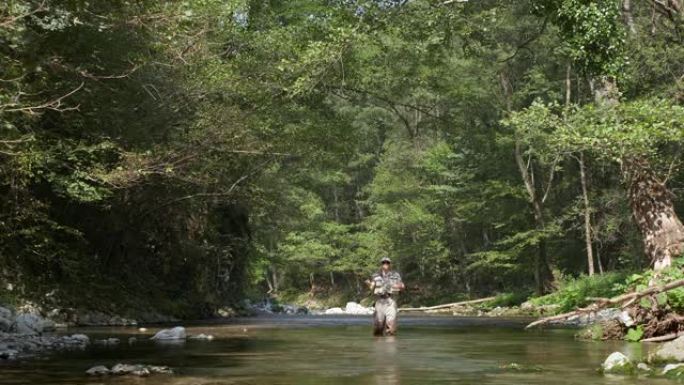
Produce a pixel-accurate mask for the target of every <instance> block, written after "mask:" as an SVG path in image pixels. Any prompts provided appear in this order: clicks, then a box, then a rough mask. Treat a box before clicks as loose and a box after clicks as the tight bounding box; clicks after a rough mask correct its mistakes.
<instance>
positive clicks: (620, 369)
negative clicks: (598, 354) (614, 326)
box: [601, 352, 635, 374]
mask: <svg viewBox="0 0 684 385" xmlns="http://www.w3.org/2000/svg"><path fill="white" fill-rule="evenodd" d="M634 368H635V367H634V363H633V362H632V361H631V360H630V359H629V358H627V356H625V355H624V354H622V353H620V352H614V353H611V355H609V356H608V358H606V360H605V361H604V362H603V365H601V369H603V373H613V374H629V373H633V372H634Z"/></svg>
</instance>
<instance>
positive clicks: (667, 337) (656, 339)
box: [641, 332, 684, 342]
mask: <svg viewBox="0 0 684 385" xmlns="http://www.w3.org/2000/svg"><path fill="white" fill-rule="evenodd" d="M680 336H684V332H676V333H670V334H665V335H664V336H658V337H651V338H644V339H643V340H641V342H663V341H671V340H673V339H675V338H677V337H680Z"/></svg>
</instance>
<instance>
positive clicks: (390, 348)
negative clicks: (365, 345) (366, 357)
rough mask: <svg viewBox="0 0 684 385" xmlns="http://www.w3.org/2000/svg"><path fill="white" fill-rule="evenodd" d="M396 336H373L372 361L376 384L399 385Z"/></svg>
mask: <svg viewBox="0 0 684 385" xmlns="http://www.w3.org/2000/svg"><path fill="white" fill-rule="evenodd" d="M398 359H399V357H398V356H397V337H396V336H390V337H374V341H373V362H374V364H375V369H374V377H375V384H376V385H399V384H401V380H400V379H399V366H398V365H397V361H398Z"/></svg>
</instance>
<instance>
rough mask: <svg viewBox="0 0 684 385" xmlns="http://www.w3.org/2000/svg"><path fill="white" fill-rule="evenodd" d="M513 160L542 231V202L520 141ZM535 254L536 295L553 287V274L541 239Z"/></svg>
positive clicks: (538, 228)
mask: <svg viewBox="0 0 684 385" xmlns="http://www.w3.org/2000/svg"><path fill="white" fill-rule="evenodd" d="M515 161H516V164H517V165H518V170H519V171H520V175H521V176H522V179H523V183H524V184H525V189H526V190H527V195H528V197H529V202H530V204H531V205H532V210H533V213H534V222H535V227H536V229H537V230H538V231H543V230H544V229H545V228H546V224H545V221H544V203H543V201H542V198H540V197H539V194H537V188H536V186H535V183H534V176H533V175H532V174H531V173H530V170H529V169H528V165H527V164H526V162H525V160H524V159H523V157H522V149H521V148H520V143H519V142H517V141H516V143H515ZM537 247H538V250H537V255H536V257H535V263H534V282H535V284H536V291H537V294H538V295H543V294H546V293H547V292H548V291H549V290H551V289H552V288H553V275H552V274H551V267H550V266H549V260H548V256H547V254H546V242H545V241H544V240H543V239H542V240H540V241H539V244H538V245H537Z"/></svg>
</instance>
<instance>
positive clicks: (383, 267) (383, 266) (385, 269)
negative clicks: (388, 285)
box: [382, 262, 392, 271]
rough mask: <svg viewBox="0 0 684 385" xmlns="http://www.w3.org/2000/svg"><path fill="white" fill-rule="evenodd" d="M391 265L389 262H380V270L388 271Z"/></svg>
mask: <svg viewBox="0 0 684 385" xmlns="http://www.w3.org/2000/svg"><path fill="white" fill-rule="evenodd" d="M391 266H392V264H391V263H389V262H383V263H382V270H384V271H389V270H390V267H391Z"/></svg>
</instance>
